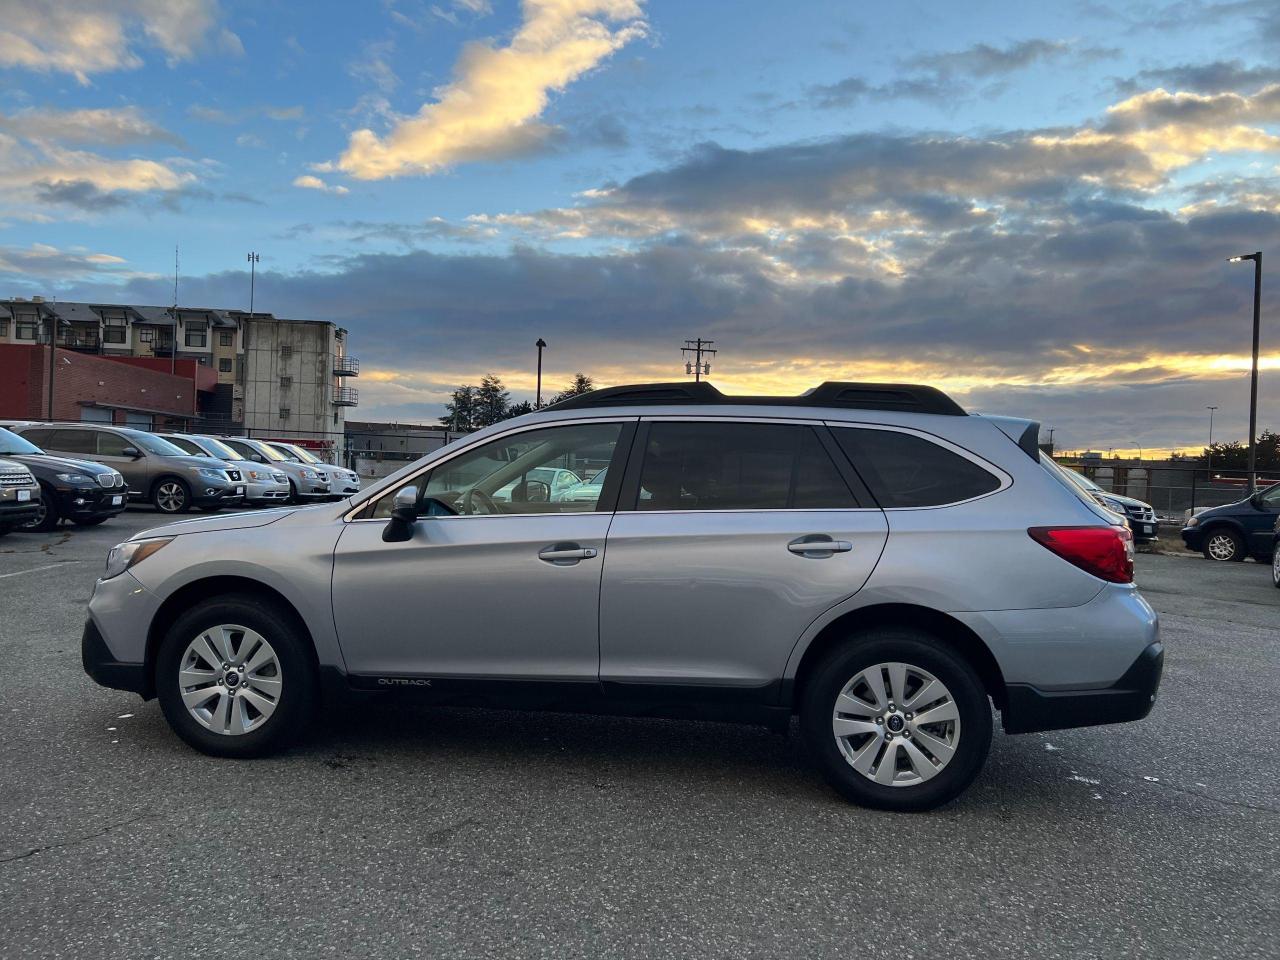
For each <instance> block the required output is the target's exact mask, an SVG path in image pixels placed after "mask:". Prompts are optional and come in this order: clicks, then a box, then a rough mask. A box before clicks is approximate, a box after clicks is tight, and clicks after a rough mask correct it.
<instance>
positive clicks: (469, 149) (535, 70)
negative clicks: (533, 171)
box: [336, 0, 647, 180]
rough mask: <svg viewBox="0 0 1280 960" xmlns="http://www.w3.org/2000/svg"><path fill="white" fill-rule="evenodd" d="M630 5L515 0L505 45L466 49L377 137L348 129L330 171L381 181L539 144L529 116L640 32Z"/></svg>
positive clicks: (639, 16)
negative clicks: (444, 78)
mask: <svg viewBox="0 0 1280 960" xmlns="http://www.w3.org/2000/svg"><path fill="white" fill-rule="evenodd" d="M640 3H641V0H524V4H523V22H522V23H521V25H520V27H519V29H518V30H517V31H516V33H515V35H514V36H513V37H512V38H511V41H510V42H509V43H508V44H507V45H506V46H495V45H492V44H490V43H486V42H475V43H471V44H468V45H467V46H466V47H465V48H464V49H463V52H462V54H461V56H460V58H459V60H458V62H457V64H456V65H455V67H454V79H453V80H452V81H451V82H450V83H448V84H446V85H445V86H443V87H440V88H439V89H437V90H436V91H435V99H434V100H433V101H431V102H430V103H427V104H424V105H423V106H422V108H421V109H420V110H419V111H418V113H417V114H416V115H415V116H413V117H410V118H407V119H404V120H401V121H400V122H399V123H397V124H396V125H395V126H394V127H393V128H392V129H391V130H390V131H389V132H388V133H387V134H386V135H385V136H382V137H380V136H378V134H376V133H375V132H374V131H372V130H369V129H362V130H357V131H355V132H354V133H353V134H352V135H351V139H350V142H349V144H348V147H347V150H346V152H345V153H343V154H342V157H341V158H340V159H339V160H338V161H337V164H336V166H337V168H338V169H340V170H342V171H343V172H345V173H347V174H350V175H351V176H353V177H356V178H358V179H361V180H381V179H384V178H387V177H400V176H408V175H413V174H421V175H429V174H433V173H437V172H439V171H440V170H441V169H444V168H446V167H449V166H452V165H454V164H458V163H464V162H469V161H477V160H494V159H501V158H504V157H510V156H515V155H518V154H521V153H526V152H528V151H530V150H534V149H537V148H539V147H541V146H542V145H544V144H545V143H546V142H547V140H548V137H549V136H550V135H551V134H552V128H551V127H549V126H548V125H546V124H545V123H543V122H542V121H541V120H540V119H539V118H540V117H541V116H542V114H543V112H544V111H545V110H546V108H547V105H548V103H549V101H550V97H551V95H552V94H553V93H558V92H560V91H562V90H564V89H565V88H566V87H567V86H568V85H569V84H570V83H572V82H573V81H574V80H576V79H578V78H579V77H580V76H582V75H583V74H584V73H586V72H587V71H588V70H591V69H592V68H594V67H596V66H597V65H599V64H600V63H601V62H602V61H604V60H605V59H607V58H608V57H609V56H611V55H612V54H613V53H615V52H617V51H618V50H620V49H621V48H622V47H624V46H626V45H627V44H628V43H630V42H632V41H633V40H636V39H638V38H640V37H643V36H644V35H645V32H646V29H647V25H646V23H645V21H644V19H643V11H642V10H641V5H640Z"/></svg>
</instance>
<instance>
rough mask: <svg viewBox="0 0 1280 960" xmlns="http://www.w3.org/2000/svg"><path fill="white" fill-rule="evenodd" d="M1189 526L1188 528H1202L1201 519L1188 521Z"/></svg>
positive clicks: (1196, 518)
mask: <svg viewBox="0 0 1280 960" xmlns="http://www.w3.org/2000/svg"><path fill="white" fill-rule="evenodd" d="M1187 526H1188V527H1198V526H1200V518H1199V517H1192V518H1191V519H1190V520H1188V521H1187Z"/></svg>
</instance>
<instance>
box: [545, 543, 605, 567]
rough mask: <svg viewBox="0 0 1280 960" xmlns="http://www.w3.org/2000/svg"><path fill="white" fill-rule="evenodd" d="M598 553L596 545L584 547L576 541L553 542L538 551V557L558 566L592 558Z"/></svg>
mask: <svg viewBox="0 0 1280 960" xmlns="http://www.w3.org/2000/svg"><path fill="white" fill-rule="evenodd" d="M595 555H596V550H595V547H584V546H581V545H579V544H576V543H553V544H552V545H551V546H549V547H543V548H542V549H541V550H539V551H538V559H539V560H545V561H546V562H547V563H554V564H555V565H556V566H560V567H567V566H571V565H572V564H575V563H577V562H578V561H579V560H590V559H592V558H593V557H595Z"/></svg>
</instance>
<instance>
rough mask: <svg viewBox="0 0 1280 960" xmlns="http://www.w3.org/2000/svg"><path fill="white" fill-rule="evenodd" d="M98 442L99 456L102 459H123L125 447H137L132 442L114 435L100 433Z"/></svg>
mask: <svg viewBox="0 0 1280 960" xmlns="http://www.w3.org/2000/svg"><path fill="white" fill-rule="evenodd" d="M97 441H98V456H100V457H123V456H124V448H125V447H134V446H136V444H135V443H134V442H133V441H132V440H127V439H125V438H124V437H122V436H119V435H118V434H114V433H99V434H97Z"/></svg>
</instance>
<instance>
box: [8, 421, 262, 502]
mask: <svg viewBox="0 0 1280 960" xmlns="http://www.w3.org/2000/svg"><path fill="white" fill-rule="evenodd" d="M14 432H15V433H18V434H20V435H21V436H22V437H24V438H26V439H27V440H29V441H31V442H32V443H34V444H35V445H36V446H38V447H42V448H43V449H44V450H45V451H46V452H48V453H52V454H54V455H56V456H60V457H69V458H71V459H74V460H92V461H93V462H95V463H101V464H104V465H105V466H108V467H112V468H113V469H115V470H116V471H118V472H119V473H121V474H123V475H124V479H125V484H126V486H127V487H128V493H129V499H130V500H144V501H149V502H150V503H151V504H152V505H153V506H154V507H155V508H156V509H157V510H158V511H160V512H161V513H184V512H186V511H187V510H188V509H190V508H191V507H198V508H200V509H201V510H204V511H206V512H214V511H217V510H220V509H221V508H223V507H225V506H231V505H233V504H236V503H239V502H240V501H241V500H243V499H244V478H243V477H241V475H240V471H239V470H237V469H236V468H235V467H233V466H231V465H230V464H228V463H224V462H222V461H221V460H213V461H211V460H209V459H208V458H207V457H192V456H188V455H187V453H186V452H185V451H183V450H182V449H181V448H179V447H175V446H174V445H173V444H171V443H170V442H169V441H168V440H162V439H161V438H160V437H157V436H156V435H155V434H153V433H147V432H146V431H145V430H133V429H130V428H128V427H108V426H102V425H99V424H96V423H41V424H36V425H34V426H30V427H20V428H18V429H17V430H15V431H14Z"/></svg>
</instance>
